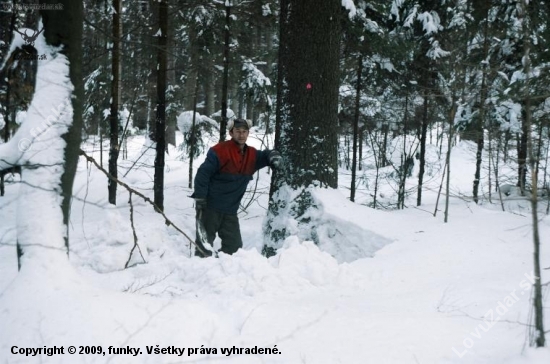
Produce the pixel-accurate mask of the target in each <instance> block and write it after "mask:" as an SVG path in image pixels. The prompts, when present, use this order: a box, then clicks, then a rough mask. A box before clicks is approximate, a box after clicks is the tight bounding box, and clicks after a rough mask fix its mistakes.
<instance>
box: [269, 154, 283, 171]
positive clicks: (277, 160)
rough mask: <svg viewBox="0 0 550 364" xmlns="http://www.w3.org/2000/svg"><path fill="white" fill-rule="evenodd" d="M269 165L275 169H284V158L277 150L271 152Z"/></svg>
mask: <svg viewBox="0 0 550 364" xmlns="http://www.w3.org/2000/svg"><path fill="white" fill-rule="evenodd" d="M268 159H269V165H270V166H271V167H273V168H275V169H281V168H282V167H283V157H282V156H281V153H279V152H278V151H276V150H272V151H271V152H269V156H268Z"/></svg>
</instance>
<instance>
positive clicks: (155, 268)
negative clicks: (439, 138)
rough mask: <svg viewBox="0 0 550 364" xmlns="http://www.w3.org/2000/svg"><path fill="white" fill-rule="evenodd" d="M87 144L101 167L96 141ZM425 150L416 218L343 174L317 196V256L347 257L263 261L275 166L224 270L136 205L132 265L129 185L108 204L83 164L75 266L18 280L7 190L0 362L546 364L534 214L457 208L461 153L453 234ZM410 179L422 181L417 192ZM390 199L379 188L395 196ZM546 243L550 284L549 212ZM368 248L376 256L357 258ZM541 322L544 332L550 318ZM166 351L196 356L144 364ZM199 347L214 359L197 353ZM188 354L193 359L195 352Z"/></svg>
mask: <svg viewBox="0 0 550 364" xmlns="http://www.w3.org/2000/svg"><path fill="white" fill-rule="evenodd" d="M181 139H182V136H181V134H178V140H179V141H181ZM261 139H262V136H261V135H259V134H258V135H256V133H255V134H254V135H252V136H251V138H250V143H251V144H253V145H256V146H260V140H261ZM144 143H145V141H144V139H143V138H142V137H140V136H136V137H133V138H132V139H131V140H130V142H129V143H128V148H129V158H128V160H126V161H121V163H120V170H121V173H120V174H121V175H122V174H124V173H126V171H127V169H128V168H129V167H130V166H131V165H132V163H133V160H134V159H135V158H137V157H138V156H139V155H141V154H142V147H143V145H144ZM83 148H84V149H86V150H87V151H88V152H89V153H91V154H93V155H94V156H95V157H98V150H97V149H98V147H97V145H93V144H92V143H87V144H85V145H84V146H83ZM105 150H106V149H105ZM428 152H429V153H428V157H429V159H430V163H431V164H432V165H433V166H434V168H432V169H430V170H429V171H428V173H430V174H431V175H430V176H429V178H428V186H427V188H426V191H425V195H424V203H423V205H422V206H421V207H420V208H415V207H414V201H415V198H416V197H415V195H414V194H413V195H411V196H410V197H409V199H408V201H407V203H408V205H409V207H408V208H407V209H405V210H400V211H383V210H374V209H372V208H369V207H367V206H365V205H362V204H367V203H369V202H371V200H372V196H370V195H369V193H370V190H368V189H366V188H365V187H364V186H363V188H362V189H361V190H360V191H359V194H360V195H359V196H358V197H359V198H358V201H360V202H361V203H362V204H361V203H357V204H355V203H351V202H350V201H349V200H348V199H347V197H348V196H347V194H348V193H349V191H348V184H349V176H348V172H346V171H345V170H341V174H340V175H341V178H340V185H341V188H340V189H339V190H334V191H331V190H315V191H314V196H315V198H316V199H318V201H320V202H321V204H322V212H321V213H320V214H321V216H320V218H321V219H322V221H324V223H325V224H326V230H325V231H327V232H329V231H332V233H331V234H328V233H327V236H328V235H330V236H336V237H337V238H336V239H333V240H334V241H333V243H332V244H329V245H326V246H321V248H322V249H324V250H326V251H329V252H330V253H331V254H333V255H334V256H336V257H337V258H338V259H335V258H334V257H333V256H331V255H330V254H328V253H327V252H326V251H322V250H320V249H319V247H317V246H315V245H314V244H312V243H311V242H300V241H298V240H299V239H298V237H297V236H291V237H289V238H288V239H287V240H286V242H285V247H284V248H283V249H281V250H280V251H279V252H278V254H277V255H276V256H274V257H271V258H269V259H266V258H264V257H263V256H261V255H260V253H259V250H260V249H261V246H262V241H263V240H262V236H261V226H262V222H263V219H264V217H265V214H266V206H267V193H268V184H269V180H270V176H269V175H268V171H267V170H265V169H264V170H262V171H261V173H260V174H259V183H258V189H257V191H256V194H255V195H254V197H252V194H251V193H250V194H247V196H245V200H247V199H251V198H253V199H254V202H253V203H252V204H251V205H250V207H249V208H248V209H247V211H246V212H243V213H241V214H240V217H241V226H242V232H243V238H244V241H245V249H243V250H241V251H239V252H238V253H237V254H235V255H233V256H226V255H223V254H221V255H220V258H219V259H213V258H211V259H199V258H194V257H192V258H191V257H190V250H189V245H188V243H187V241H186V239H185V238H184V237H182V236H181V235H180V234H179V233H178V232H177V231H176V230H175V229H174V228H172V227H170V226H166V225H165V224H164V220H163V219H162V218H161V217H160V216H159V215H158V214H156V213H155V212H154V211H153V210H152V209H151V207H150V206H148V205H147V204H145V203H144V202H143V201H139V199H138V198H136V197H135V196H134V199H133V203H134V208H135V214H134V218H135V224H136V233H137V236H138V243H139V245H140V249H141V252H142V254H143V258H144V259H145V260H146V261H147V263H146V264H141V263H142V258H141V256H140V255H139V254H134V256H133V257H132V259H131V262H132V263H134V264H135V265H134V266H133V267H132V268H129V269H123V267H124V264H125V263H126V261H127V260H128V257H129V252H130V250H131V248H132V246H133V238H132V230H131V227H130V222H129V219H128V216H129V205H128V202H127V200H128V193H127V192H126V191H124V190H122V189H120V188H119V195H118V201H119V204H118V205H117V206H116V207H112V206H109V205H108V204H107V202H106V196H107V193H106V192H107V180H106V178H105V177H104V176H103V175H102V174H101V173H100V172H99V171H97V170H96V169H95V168H94V167H93V166H91V165H87V163H86V162H85V161H84V160H81V162H80V165H79V171H78V175H77V179H76V183H75V195H76V199H75V200H74V202H73V207H72V211H73V215H72V219H71V231H70V236H71V250H70V257H69V261H70V264H69V263H67V264H63V263H56V264H55V265H48V264H44V265H42V266H24V267H23V269H22V270H21V272H19V273H17V263H16V255H15V247H14V243H15V230H14V226H15V202H16V199H17V193H18V189H19V188H20V186H19V185H18V184H17V183H12V184H9V185H8V186H7V193H6V196H4V197H2V198H0V221H2V224H1V226H0V237H1V241H0V244H1V245H0V265H1V267H2V269H1V272H2V274H1V275H0V328H1V329H0V363H76V362H82V363H179V362H208V363H229V362H231V363H296V364H298V363H315V364H317V363H346V364H347V363H395V364H406V363H422V364H424V363H445V364H448V363H476V364H477V363H499V364H500V363H514V364H516V363H522V364H523V363H548V362H549V360H550V350H548V349H547V348H545V349H539V350H535V349H529V347H528V343H527V335H528V327H527V326H526V324H527V323H528V322H529V319H530V317H529V315H530V303H529V297H530V293H531V285H530V279H532V276H531V272H532V266H533V259H532V238H531V220H530V215H529V212H528V210H527V209H526V208H525V207H523V206H527V205H526V204H524V203H522V202H521V201H518V200H516V199H514V200H510V201H508V202H507V205H506V206H507V208H508V209H509V210H512V211H507V212H502V211H499V209H500V204H499V203H498V202H497V201H496V200H495V201H493V202H494V203H493V204H490V203H489V202H488V201H487V200H486V199H484V200H483V201H482V202H483V203H482V204H481V205H479V206H478V205H475V204H474V203H472V202H471V201H468V199H465V198H461V197H460V195H461V194H468V191H469V190H470V188H471V187H470V186H471V179H472V176H473V168H474V164H473V160H474V155H475V150H474V149H473V146H472V145H470V144H468V143H466V142H462V143H459V144H458V145H457V146H456V147H455V148H454V149H453V156H452V166H453V167H452V175H453V178H452V191H453V197H452V198H451V207H450V217H449V219H450V221H449V222H448V223H444V222H443V213H442V211H439V212H438V215H437V217H433V211H434V204H435V192H436V191H437V187H438V184H439V181H440V178H441V175H440V170H441V168H439V167H438V166H440V164H439V163H440V162H439V161H438V160H437V148H436V147H435V146H430V149H429V151H428ZM180 154H181V152H178V151H177V149H171V150H170V154H169V157H168V161H167V167H166V189H165V193H166V199H165V200H166V206H165V212H166V214H167V215H168V216H169V218H171V219H172V220H173V222H174V223H175V224H176V225H178V226H179V227H180V228H182V229H183V230H184V231H186V232H187V233H188V234H189V235H190V236H194V221H193V218H194V209H193V206H192V200H191V199H190V198H189V197H188V196H189V195H190V194H191V190H190V189H189V188H188V187H187V185H188V172H187V168H188V165H187V161H186V160H185V159H183V160H181V159H180ZM203 158H204V157H200V158H199V160H198V161H197V162H195V168H196V167H198V164H199V163H200V162H202V160H203ZM104 160H106V158H104ZM138 165H139V168H138V167H134V169H132V171H130V172H129V173H128V174H127V176H126V177H125V181H126V182H127V183H129V184H130V185H131V186H133V187H135V188H137V189H139V190H140V191H142V192H144V193H145V194H147V195H152V169H151V167H150V166H152V159H151V154H148V153H145V154H144V156H143V157H142V158H141V159H140V163H139V164H138ZM147 165H149V167H147ZM371 172H372V171H370V172H369V171H367V172H366V173H371ZM415 175H416V170H415V173H413V177H412V178H411V181H410V183H411V185H413V184H414V178H415V177H414V176H415ZM369 178H370V177H369ZM15 180H17V178H15ZM255 182H256V181H253V182H251V183H250V186H249V187H250V188H251V189H252V188H253V187H254V185H255ZM370 183H371V185H372V180H370ZM391 193H392V191H391V189H389V188H388V189H386V190H382V191H380V194H381V195H383V196H386V199H389V197H388V196H390V194H391ZM381 199H383V198H382V197H381ZM84 201H85V202H86V203H84ZM36 203H40V202H39V201H36ZM442 207H443V204H442V202H441V201H440V205H439V208H440V210H441V209H442ZM335 231H338V232H339V233H340V234H342V235H341V238H340V237H338V236H340V235H334V232H335ZM541 236H542V238H543V242H544V246H543V267H544V268H546V269H545V270H544V277H543V283H546V282H548V278H549V277H548V268H550V260H549V259H548V257H549V251H548V241H549V239H548V236H550V217H548V216H545V215H541ZM343 237H346V240H344V239H343ZM44 239H47V236H44ZM357 251H363V252H367V253H364V256H365V257H363V258H360V259H357V258H355V259H354V257H353V254H352V253H353V252H357ZM369 255H371V256H372V255H374V256H372V257H369ZM545 304H546V307H548V306H549V302H548V300H546V301H545ZM545 314H546V317H547V319H546V320H545V321H546V327H547V328H548V327H549V326H550V320H548V315H550V312H549V310H548V309H546V310H545ZM497 321H498V322H497ZM70 345H74V346H75V347H76V348H77V350H78V347H79V346H101V348H102V350H103V351H104V352H105V351H107V350H108V348H109V346H113V347H114V348H127V347H132V348H138V349H140V350H141V354H138V355H137V356H132V355H123V354H120V355H110V354H108V353H107V354H106V355H98V354H96V355H92V354H89V355H79V354H74V355H71V354H67V350H68V347H69V346H70ZM156 345H159V348H166V347H169V346H172V345H173V346H175V347H177V348H186V351H184V354H183V355H182V356H177V355H175V354H165V355H155V354H151V355H149V354H147V347H150V348H155V347H156ZM14 346H17V347H20V348H43V347H44V346H46V347H48V348H49V347H53V346H57V347H60V346H63V347H64V350H65V354H63V355H55V356H35V357H30V356H29V357H26V356H24V355H19V354H12V353H11V350H13V349H12V348H13V347H14ZM201 346H202V348H203V350H204V349H205V348H210V349H213V348H216V349H217V354H215V355H213V354H211V355H206V354H201V350H200V348H201ZM233 346H235V347H238V348H239V347H240V348H252V347H254V346H258V347H260V348H270V349H274V348H275V347H276V348H277V350H278V352H279V353H278V354H261V355H260V354H255V355H254V354H240V355H237V354H234V355H230V356H226V355H223V354H221V349H222V348H232V347H233ZM189 348H196V349H197V353H196V354H195V353H193V354H191V355H189V351H188V350H189ZM14 350H18V349H14ZM89 350H90V349H89Z"/></svg>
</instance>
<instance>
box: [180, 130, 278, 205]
mask: <svg viewBox="0 0 550 364" xmlns="http://www.w3.org/2000/svg"><path fill="white" fill-rule="evenodd" d="M269 152H270V151H269V150H263V151H258V150H256V149H255V148H253V147H249V146H247V145H245V147H244V149H243V151H242V153H241V150H240V148H239V145H238V144H237V143H236V142H235V141H233V140H228V141H225V142H221V143H218V144H216V145H215V146H213V147H212V148H210V150H208V153H207V154H206V160H205V161H204V163H203V164H201V166H200V167H199V169H198V171H197V175H196V176H195V192H194V193H193V195H192V196H191V197H193V198H206V201H207V208H209V209H212V210H216V211H219V212H223V213H227V214H236V213H237V211H238V210H239V204H240V203H241V199H242V198H243V195H244V192H245V191H246V186H247V185H248V182H249V181H250V180H252V176H253V174H254V173H255V172H256V171H257V170H259V169H261V168H263V167H266V166H267V165H268V164H269V159H268V155H269Z"/></svg>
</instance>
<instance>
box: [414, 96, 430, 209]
mask: <svg viewBox="0 0 550 364" xmlns="http://www.w3.org/2000/svg"><path fill="white" fill-rule="evenodd" d="M420 128H421V129H420V159H419V161H418V162H419V165H420V167H419V170H418V194H417V197H416V206H420V205H421V204H422V183H423V181H424V169H425V166H426V133H427V131H428V95H427V94H425V95H424V107H423V110H422V125H421V127H420Z"/></svg>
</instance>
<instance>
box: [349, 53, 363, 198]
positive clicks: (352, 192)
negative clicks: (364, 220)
mask: <svg viewBox="0 0 550 364" xmlns="http://www.w3.org/2000/svg"><path fill="white" fill-rule="evenodd" d="M357 63H358V64H357V87H356V91H355V92H356V94H355V118H354V120H353V157H352V162H351V186H350V197H349V199H350V201H351V202H355V180H356V175H357V139H358V134H359V108H360V106H361V76H362V73H363V55H362V54H360V55H359V57H358V59H357Z"/></svg>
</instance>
